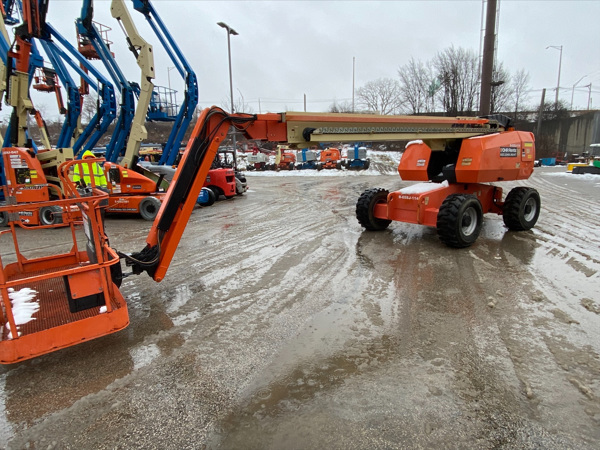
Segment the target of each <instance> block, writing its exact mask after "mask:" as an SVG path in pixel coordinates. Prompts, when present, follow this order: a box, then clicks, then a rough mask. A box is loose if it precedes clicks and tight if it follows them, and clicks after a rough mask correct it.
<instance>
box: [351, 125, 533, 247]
mask: <svg viewBox="0 0 600 450" xmlns="http://www.w3.org/2000/svg"><path fill="white" fill-rule="evenodd" d="M457 150H458V152H457ZM444 153H445V155H443V158H438V161H434V157H433V153H432V150H431V148H430V147H429V146H428V145H427V144H425V143H424V142H422V141H416V142H411V143H409V145H407V148H406V151H405V152H404V155H403V156H402V160H401V162H400V164H399V167H398V172H399V173H400V176H401V177H402V179H403V180H415V181H428V183H419V184H417V185H414V186H409V187H408V188H405V189H401V190H400V191H397V192H391V193H390V192H388V191H386V190H384V189H369V190H367V191H365V192H364V193H363V194H362V195H361V196H360V198H359V199H358V202H357V204H356V217H357V219H358V221H359V223H360V224H361V225H362V226H363V227H364V228H366V229H367V230H370V231H380V230H383V229H385V228H387V227H388V226H389V224H390V223H391V222H392V221H399V222H408V223H415V224H421V225H427V226H432V227H436V228H437V232H438V235H439V238H440V240H441V241H442V242H443V243H444V244H446V245H448V246H450V247H455V248H462V247H468V246H470V245H471V244H473V243H474V242H475V240H476V239H477V237H478V236H479V233H480V231H481V227H482V221H483V214H485V213H496V214H500V215H502V217H503V219H504V223H505V225H506V226H507V227H508V229H510V230H515V231H523V230H529V229H531V228H532V227H533V226H534V225H535V223H536V222H537V219H538V217H539V214H540V206H541V202H540V196H539V193H538V192H537V191H536V190H535V189H532V188H526V187H516V188H514V189H512V190H511V191H510V192H509V194H508V195H507V197H506V199H505V200H504V201H503V200H502V189H501V188H499V187H496V186H494V185H491V184H486V183H491V182H499V181H511V180H525V179H527V178H529V177H530V176H531V174H532V173H533V164H534V160H535V147H534V137H533V134H532V133H526V132H519V131H505V132H503V133H499V134H494V135H491V136H478V137H473V138H468V139H464V140H462V142H458V143H454V148H452V146H449V147H448V148H446V149H445V150H444ZM432 181H440V182H439V183H435V182H432Z"/></svg>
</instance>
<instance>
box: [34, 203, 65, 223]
mask: <svg viewBox="0 0 600 450" xmlns="http://www.w3.org/2000/svg"><path fill="white" fill-rule="evenodd" d="M39 216H40V223H41V224H42V225H56V224H59V223H63V219H62V208H61V207H60V206H44V207H42V208H40V211H39Z"/></svg>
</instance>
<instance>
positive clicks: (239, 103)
mask: <svg viewBox="0 0 600 450" xmlns="http://www.w3.org/2000/svg"><path fill="white" fill-rule="evenodd" d="M238 92H239V93H240V96H239V97H238V98H237V99H236V98H235V97H234V98H233V109H234V111H235V112H236V113H248V114H253V113H254V108H252V106H250V105H249V104H248V103H246V102H245V101H244V96H243V95H242V93H241V92H240V91H239V89H238ZM221 108H223V109H224V110H225V111H229V110H230V109H231V99H230V98H227V99H225V100H221ZM229 112H231V111H229Z"/></svg>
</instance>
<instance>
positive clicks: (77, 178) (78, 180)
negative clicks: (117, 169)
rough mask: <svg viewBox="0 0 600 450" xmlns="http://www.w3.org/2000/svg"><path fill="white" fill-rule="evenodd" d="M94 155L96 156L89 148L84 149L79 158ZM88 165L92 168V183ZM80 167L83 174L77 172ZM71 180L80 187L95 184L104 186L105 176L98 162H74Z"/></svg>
mask: <svg viewBox="0 0 600 450" xmlns="http://www.w3.org/2000/svg"><path fill="white" fill-rule="evenodd" d="M95 157H96V156H95V155H94V154H93V153H92V152H91V151H90V150H86V151H85V153H84V154H83V156H82V158H81V159H87V158H95ZM90 166H91V168H92V176H93V177H94V183H93V184H92V178H91V176H90ZM80 167H82V168H83V176H82V175H81V174H80V172H79V171H80V170H81V169H80ZM73 182H74V183H75V184H77V185H79V186H82V187H85V186H96V187H98V188H106V177H105V176H104V170H103V169H102V167H100V165H99V164H98V163H92V164H76V165H75V168H74V170H73Z"/></svg>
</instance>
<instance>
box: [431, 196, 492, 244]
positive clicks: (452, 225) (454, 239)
mask: <svg viewBox="0 0 600 450" xmlns="http://www.w3.org/2000/svg"><path fill="white" fill-rule="evenodd" d="M482 224H483V210H482V208H481V203H480V202H479V200H477V197H475V196H474V195H463V194H452V195H449V196H448V197H446V199H445V200H444V202H443V203H442V206H440V210H439V212H438V215H437V224H436V226H437V232H438V236H439V238H440V240H441V241H442V242H443V243H444V244H446V245H447V246H449V247H454V248H464V247H468V246H470V245H471V244H473V243H474V242H475V241H476V240H477V237H478V236H479V233H480V232H481V226H482Z"/></svg>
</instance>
